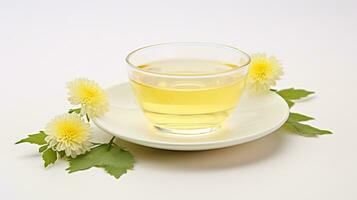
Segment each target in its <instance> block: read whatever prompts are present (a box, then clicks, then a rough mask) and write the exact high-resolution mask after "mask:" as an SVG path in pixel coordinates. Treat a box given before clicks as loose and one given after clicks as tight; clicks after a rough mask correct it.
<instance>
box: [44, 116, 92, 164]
mask: <svg viewBox="0 0 357 200" xmlns="http://www.w3.org/2000/svg"><path fill="white" fill-rule="evenodd" d="M45 132H46V134H47V137H46V138H45V140H46V141H47V143H48V145H49V147H50V148H52V149H53V150H55V151H65V153H66V156H71V157H72V158H74V157H76V156H77V155H80V154H83V153H85V152H86V151H89V150H90V147H91V145H92V143H91V142H89V139H90V138H91V132H90V126H89V124H88V123H85V122H84V121H83V120H82V119H81V117H80V115H78V114H75V113H72V114H67V113H66V114H63V115H60V116H57V117H55V118H54V119H53V120H52V121H50V122H49V123H48V124H47V127H46V131H45Z"/></svg>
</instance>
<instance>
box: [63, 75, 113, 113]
mask: <svg viewBox="0 0 357 200" xmlns="http://www.w3.org/2000/svg"><path fill="white" fill-rule="evenodd" d="M67 87H68V90H69V92H68V95H69V97H68V100H69V102H70V103H71V104H73V105H81V108H82V109H81V111H82V114H88V115H89V116H91V117H99V116H101V115H103V114H104V113H105V112H107V111H108V97H107V94H106V93H105V91H104V90H102V89H101V88H100V87H99V85H98V84H97V83H96V82H94V81H91V80H87V79H82V78H81V79H75V80H73V81H71V82H69V83H67Z"/></svg>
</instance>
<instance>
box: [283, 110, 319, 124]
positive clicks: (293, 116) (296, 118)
mask: <svg viewBox="0 0 357 200" xmlns="http://www.w3.org/2000/svg"><path fill="white" fill-rule="evenodd" d="M313 119H314V118H313V117H309V116H306V115H303V114H299V113H293V112H290V114H289V118H288V121H289V122H303V121H309V120H313Z"/></svg>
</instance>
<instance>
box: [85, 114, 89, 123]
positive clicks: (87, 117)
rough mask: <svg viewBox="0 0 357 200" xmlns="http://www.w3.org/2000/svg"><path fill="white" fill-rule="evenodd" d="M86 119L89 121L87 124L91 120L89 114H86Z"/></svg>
mask: <svg viewBox="0 0 357 200" xmlns="http://www.w3.org/2000/svg"><path fill="white" fill-rule="evenodd" d="M86 119H87V122H90V119H89V116H88V114H87V113H86Z"/></svg>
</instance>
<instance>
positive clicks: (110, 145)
mask: <svg viewBox="0 0 357 200" xmlns="http://www.w3.org/2000/svg"><path fill="white" fill-rule="evenodd" d="M114 140H115V137H114V136H113V137H112V139H110V141H109V143H108V144H109V146H108V151H110V149H111V148H112V145H113V143H114Z"/></svg>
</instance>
